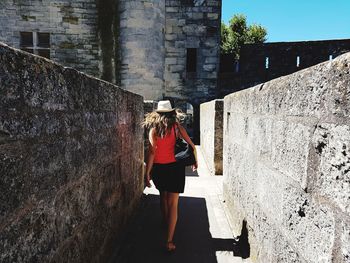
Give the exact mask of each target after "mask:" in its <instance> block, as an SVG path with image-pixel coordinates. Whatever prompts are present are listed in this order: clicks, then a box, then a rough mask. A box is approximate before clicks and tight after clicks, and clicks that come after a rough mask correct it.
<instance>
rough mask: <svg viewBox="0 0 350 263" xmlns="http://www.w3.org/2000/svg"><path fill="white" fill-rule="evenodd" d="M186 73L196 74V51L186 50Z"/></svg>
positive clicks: (193, 49) (194, 49)
mask: <svg viewBox="0 0 350 263" xmlns="http://www.w3.org/2000/svg"><path fill="white" fill-rule="evenodd" d="M186 71H187V72H197V49H196V48H188V49H187V61H186Z"/></svg>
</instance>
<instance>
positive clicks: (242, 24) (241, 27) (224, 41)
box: [221, 14, 267, 59]
mask: <svg viewBox="0 0 350 263" xmlns="http://www.w3.org/2000/svg"><path fill="white" fill-rule="evenodd" d="M266 36H267V30H266V28H264V27H263V26H261V25H258V24H252V25H249V26H248V25H247V18H246V16H245V15H242V14H238V15H234V16H233V17H232V18H231V19H230V21H229V24H228V25H226V24H225V23H223V22H222V23H221V53H223V54H228V53H233V54H234V56H235V57H236V58H237V59H238V58H239V52H240V49H241V47H242V46H243V45H244V44H254V43H263V42H265V41H266Z"/></svg>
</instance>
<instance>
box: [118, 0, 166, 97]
mask: <svg viewBox="0 0 350 263" xmlns="http://www.w3.org/2000/svg"><path fill="white" fill-rule="evenodd" d="M119 2H120V3H119V16H120V51H121V65H120V66H121V87H123V88H125V89H128V90H130V91H132V92H135V93H138V94H141V95H143V96H144V97H145V99H150V100H157V99H161V98H162V97H163V95H164V57H165V48H164V30H165V29H164V27H165V0H160V1H159V0H146V1H139V0H120V1H119Z"/></svg>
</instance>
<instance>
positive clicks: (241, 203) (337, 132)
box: [224, 53, 350, 263]
mask: <svg viewBox="0 0 350 263" xmlns="http://www.w3.org/2000/svg"><path fill="white" fill-rule="evenodd" d="M224 109H225V111H224V196H225V200H226V203H227V204H228V207H229V208H230V209H229V210H230V214H231V219H232V222H233V225H234V226H235V228H236V229H235V231H236V233H237V234H239V232H238V230H239V229H240V228H241V225H242V221H243V220H246V221H247V225H248V230H249V242H250V247H251V255H250V256H251V259H252V260H253V262H264V263H265V262H284V263H289V262H315V263H316V262H317V263H319V262H337V263H340V262H344V263H345V262H349V261H350V172H349V171H350V53H347V54H345V55H342V56H339V57H338V58H337V59H335V60H333V61H329V62H325V63H322V64H319V65H316V66H314V67H311V68H309V69H304V70H302V71H299V72H297V73H294V74H292V75H289V76H285V77H281V78H277V79H275V80H272V81H270V82H267V83H265V84H262V85H258V86H255V87H253V88H250V89H246V90H244V91H240V92H236V93H233V94H230V95H228V96H226V97H225V99H224Z"/></svg>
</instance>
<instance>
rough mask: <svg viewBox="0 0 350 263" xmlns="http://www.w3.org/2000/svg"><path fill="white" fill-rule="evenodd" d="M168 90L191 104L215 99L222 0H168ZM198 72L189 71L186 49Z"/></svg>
mask: <svg viewBox="0 0 350 263" xmlns="http://www.w3.org/2000/svg"><path fill="white" fill-rule="evenodd" d="M165 24H166V29H165V50H166V54H165V73H164V79H165V91H166V95H167V96H168V97H174V98H181V99H186V100H188V102H189V103H191V104H200V103H202V102H205V101H208V100H210V99H214V98H215V96H216V87H217V73H218V69H219V49H220V47H219V46H220V26H221V0H166V21H165ZM188 48H196V49H197V66H196V68H197V71H196V72H190V73H189V72H186V71H187V70H186V61H187V60H186V57H187V49H188Z"/></svg>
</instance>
